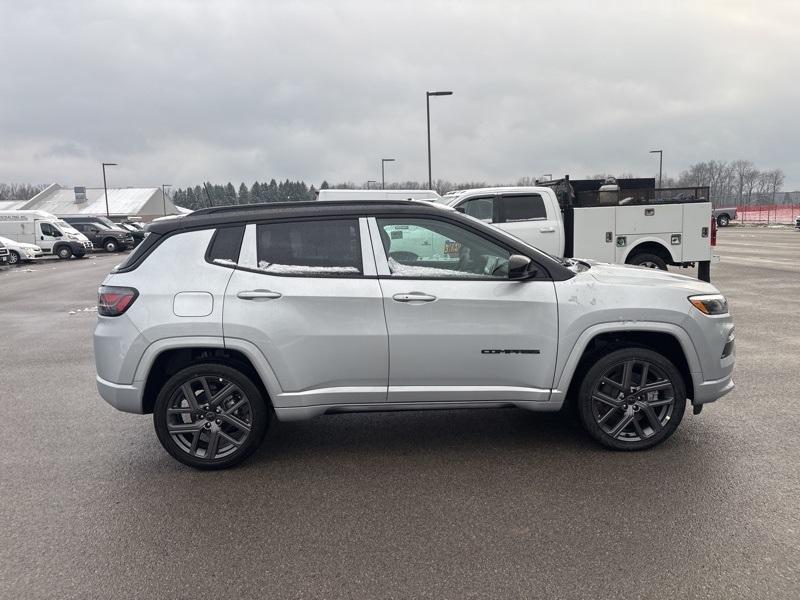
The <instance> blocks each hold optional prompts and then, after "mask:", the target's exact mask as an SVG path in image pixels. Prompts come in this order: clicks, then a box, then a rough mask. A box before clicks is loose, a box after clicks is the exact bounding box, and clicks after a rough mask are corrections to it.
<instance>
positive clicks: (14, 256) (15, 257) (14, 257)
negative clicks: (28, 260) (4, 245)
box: [8, 250, 19, 265]
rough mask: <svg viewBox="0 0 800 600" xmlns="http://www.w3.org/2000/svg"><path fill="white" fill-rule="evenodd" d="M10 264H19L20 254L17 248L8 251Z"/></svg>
mask: <svg viewBox="0 0 800 600" xmlns="http://www.w3.org/2000/svg"><path fill="white" fill-rule="evenodd" d="M8 264H10V265H18V264H19V254H18V253H17V251H16V250H11V252H9V253H8Z"/></svg>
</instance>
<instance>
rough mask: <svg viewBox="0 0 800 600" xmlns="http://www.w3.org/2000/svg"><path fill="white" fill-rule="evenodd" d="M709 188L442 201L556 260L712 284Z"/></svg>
mask: <svg viewBox="0 0 800 600" xmlns="http://www.w3.org/2000/svg"><path fill="white" fill-rule="evenodd" d="M707 199H708V188H677V189H669V188H665V189H656V188H655V180H654V179H631V180H625V179H619V180H614V181H613V182H612V181H601V180H572V179H570V178H569V177H565V178H564V179H559V180H555V181H546V182H542V183H541V184H539V185H537V186H530V187H494V188H480V189H473V190H462V191H460V192H457V193H454V194H448V195H445V196H443V197H442V198H440V199H439V200H437V202H441V203H443V204H447V205H448V206H452V207H453V208H456V209H458V210H461V211H463V212H465V213H466V214H468V215H470V216H473V217H475V218H477V219H480V220H482V221H484V222H486V223H490V224H492V225H494V226H495V227H498V228H500V229H504V230H506V231H508V232H509V233H511V234H513V235H516V236H517V237H520V238H522V240H524V241H525V242H528V243H529V244H532V245H533V246H535V247H537V248H539V249H540V250H544V251H545V252H548V253H550V254H553V255H555V256H559V257H561V256H563V257H566V258H588V259H593V260H598V261H603V262H608V263H617V264H631V265H639V266H644V267H651V268H657V269H661V270H664V271H666V270H667V267H668V266H670V265H673V266H680V267H693V266H695V265H697V266H698V278H699V279H703V280H705V281H709V280H710V270H711V269H710V265H711V260H712V258H713V250H712V246H713V245H714V235H713V231H712V227H711V203H710V202H709V201H708V200H707Z"/></svg>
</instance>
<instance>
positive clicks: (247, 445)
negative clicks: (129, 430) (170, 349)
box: [153, 363, 271, 469]
mask: <svg viewBox="0 0 800 600" xmlns="http://www.w3.org/2000/svg"><path fill="white" fill-rule="evenodd" d="M204 381H205V384H204V383H203V382H204ZM229 384H230V385H232V386H234V389H233V390H231V391H230V392H229V393H227V394H225V395H224V396H222V397H219V398H215V394H219V393H220V392H222V391H223V389H224V388H226V387H227V386H228V385H229ZM187 386H188V388H187ZM206 390H208V391H210V392H211V397H210V398H209V396H208V395H207V391H206ZM188 391H191V392H192V394H193V395H194V398H191V397H190V396H188V395H187V393H188ZM214 402H218V403H219V406H218V407H214ZM206 406H208V409H206V408H205V407H206ZM237 407H238V408H237ZM170 409H173V410H172V411H170ZM270 415H271V411H270V410H269V408H268V406H267V402H266V399H265V398H264V397H263V395H262V393H261V391H260V390H259V389H258V387H257V386H256V385H255V384H254V383H253V382H252V381H251V380H250V378H249V377H248V376H247V375H245V374H244V373H242V372H241V371H239V370H237V369H234V368H232V367H229V366H227V365H222V364H217V363H202V364H198V365H192V366H190V367H186V368H185V369H182V370H181V371H179V372H178V373H176V374H175V375H173V376H172V377H170V378H169V380H168V381H167V382H166V383H165V384H164V385H163V386H162V388H161V390H159V392H158V397H157V398H156V402H155V406H154V408H153V424H154V425H155V429H156V434H157V435H158V439H159V441H160V442H161V445H162V446H164V449H165V450H166V451H167V452H169V453H170V454H171V455H172V457H173V458H175V459H176V460H178V461H180V462H182V463H183V464H185V465H189V466H190V467H194V468H196V469H226V468H228V467H232V466H234V465H237V464H239V463H240V462H242V461H243V460H245V459H246V458H247V457H248V456H250V455H251V454H252V453H253V452H254V451H255V450H256V449H257V448H258V447H259V445H260V444H261V441H262V440H263V439H264V435H265V434H266V432H267V428H268V426H269V421H270ZM246 426H249V430H248V429H247V428H246ZM220 432H221V434H220ZM236 441H238V442H239V444H234V443H232V442H236ZM212 444H215V445H214V446H212ZM211 448H214V449H215V450H216V451H215V452H213V454H212V455H210V456H208V457H206V456H204V454H206V453H208V452H209V450H210V449H211Z"/></svg>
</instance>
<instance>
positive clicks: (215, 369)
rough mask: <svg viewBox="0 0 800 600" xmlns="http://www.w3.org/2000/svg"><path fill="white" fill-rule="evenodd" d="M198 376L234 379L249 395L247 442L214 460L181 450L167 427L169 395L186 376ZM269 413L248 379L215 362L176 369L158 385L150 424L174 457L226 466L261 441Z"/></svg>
mask: <svg viewBox="0 0 800 600" xmlns="http://www.w3.org/2000/svg"><path fill="white" fill-rule="evenodd" d="M200 376H206V377H208V376H219V377H224V378H225V379H228V380H229V381H231V382H233V383H235V384H236V385H237V386H239V387H240V388H241V389H242V391H243V392H244V393H245V394H246V395H247V397H248V398H249V399H250V407H251V410H252V412H253V424H252V427H251V429H250V436H249V437H248V439H247V442H245V444H244V446H242V447H241V448H239V449H238V450H237V451H236V452H234V453H233V454H231V455H229V456H226V457H224V458H220V459H217V460H204V459H202V458H197V457H194V456H190V455H189V454H187V453H186V452H184V451H183V450H181V448H180V447H179V446H178V445H177V444H176V443H175V442H174V441H173V440H172V437H171V436H170V435H169V432H168V431H167V419H166V411H167V408H168V404H169V400H170V398H171V396H172V395H173V393H174V392H175V391H176V390H177V388H178V387H180V385H181V384H182V383H185V382H186V380H188V379H192V378H194V377H200ZM270 416H271V411H270V410H269V408H268V406H267V402H266V399H265V398H264V396H263V394H262V393H261V391H260V390H259V389H258V387H257V386H256V385H255V384H254V383H253V382H252V381H251V379H250V378H249V377H248V376H247V375H245V374H243V373H242V372H241V371H239V370H238V369H234V368H232V367H229V366H227V365H221V364H217V363H202V364H198V365H192V366H190V367H186V368H185V369H182V370H180V371H178V372H177V373H176V374H175V375H173V376H172V377H170V378H169V379H168V380H167V382H166V383H165V384H164V385H163V386H162V387H161V389H160V390H159V392H158V396H157V397H156V402H155V406H154V407H153V424H154V426H155V430H156V435H158V440H159V441H160V442H161V445H162V446H163V447H164V449H165V450H166V451H167V452H169V453H170V454H171V455H172V457H173V458H175V459H176V460H178V461H180V462H182V463H183V464H185V465H189V466H190V467H194V468H197V469H225V468H228V467H232V466H234V465H237V464H239V463H240V462H242V461H243V460H245V459H246V458H247V457H248V456H250V455H251V454H252V453H253V452H255V450H256V449H257V448H258V447H259V446H260V445H261V441H262V440H263V439H264V435H265V434H266V432H267V428H268V426H269V422H270Z"/></svg>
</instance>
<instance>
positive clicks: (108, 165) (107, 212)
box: [102, 163, 117, 218]
mask: <svg viewBox="0 0 800 600" xmlns="http://www.w3.org/2000/svg"><path fill="white" fill-rule="evenodd" d="M102 164H103V193H104V194H105V197H106V217H109V218H110V217H111V213H110V212H109V210H108V186H107V185H106V167H116V166H117V163H102Z"/></svg>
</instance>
